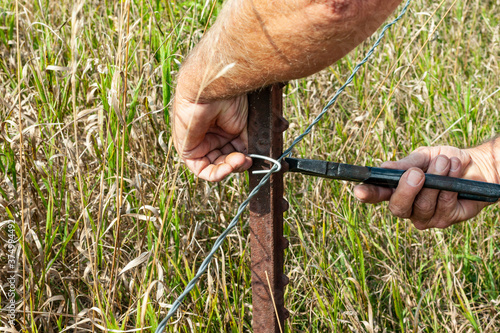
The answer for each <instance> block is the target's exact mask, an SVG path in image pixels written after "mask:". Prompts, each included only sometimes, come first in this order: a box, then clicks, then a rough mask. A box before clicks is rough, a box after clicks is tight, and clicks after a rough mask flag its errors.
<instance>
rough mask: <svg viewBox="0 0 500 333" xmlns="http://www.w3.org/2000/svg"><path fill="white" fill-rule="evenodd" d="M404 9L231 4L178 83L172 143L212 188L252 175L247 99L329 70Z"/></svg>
mask: <svg viewBox="0 0 500 333" xmlns="http://www.w3.org/2000/svg"><path fill="white" fill-rule="evenodd" d="M400 2H401V0H318V1H310V0H282V1H268V0H251V1H250V0H248V1H247V0H245V1H241V0H228V1H226V3H225V4H224V7H223V9H222V10H221V12H220V13H219V16H218V17H217V21H216V22H215V24H214V25H213V26H212V27H211V28H210V29H209V30H208V31H207V32H206V33H205V35H204V36H203V38H202V39H201V41H200V42H199V43H198V45H197V46H196V47H195V48H194V49H193V50H192V52H191V54H190V55H189V56H188V57H187V59H186V60H185V61H184V62H183V64H182V67H181V70H180V72H179V76H178V81H177V88H176V96H175V100H174V106H173V116H172V117H173V119H174V132H173V137H174V142H175V147H176V149H177V151H178V152H179V153H180V155H181V157H182V158H183V159H184V161H185V162H186V164H187V166H188V167H189V168H190V169H191V170H192V171H193V172H194V173H195V174H196V175H198V176H199V177H200V178H203V179H206V180H210V181H219V180H221V179H223V178H224V177H225V176H227V175H228V174H229V173H231V172H235V171H243V170H245V169H248V168H249V167H250V165H251V159H250V158H249V157H246V156H245V155H244V153H246V147H247V135H246V122H247V104H246V103H247V98H246V94H247V92H249V91H253V90H256V89H259V88H261V87H263V86H266V85H270V84H273V83H277V82H285V81H289V80H293V79H298V78H301V77H305V76H308V75H311V74H313V73H315V72H317V71H319V70H321V69H323V68H325V67H327V66H329V65H331V64H332V63H334V62H335V61H337V60H339V59H340V58H342V57H343V56H345V55H346V54H347V53H348V52H350V51H351V50H352V49H353V48H354V47H356V46H357V45H358V44H360V43H361V42H362V41H363V40H365V39H366V38H367V37H369V36H370V35H371V34H372V33H373V32H374V31H375V30H376V29H377V28H378V27H379V26H380V25H381V24H382V23H383V22H384V20H385V19H386V18H387V16H389V14H390V13H391V12H392V11H393V10H394V9H395V8H396V7H397V5H398V4H399V3H400Z"/></svg>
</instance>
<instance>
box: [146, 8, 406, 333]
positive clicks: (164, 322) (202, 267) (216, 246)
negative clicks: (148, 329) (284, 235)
mask: <svg viewBox="0 0 500 333" xmlns="http://www.w3.org/2000/svg"><path fill="white" fill-rule="evenodd" d="M410 2H411V0H407V1H406V3H405V5H404V7H403V9H402V10H401V12H400V13H399V15H398V17H396V18H395V19H394V20H393V21H392V22H390V23H388V24H386V25H385V26H384V28H383V29H382V31H381V32H380V35H379V37H378V38H377V40H376V41H375V44H373V46H372V47H371V48H370V50H369V51H368V53H367V54H366V56H365V57H364V58H363V60H362V61H361V62H360V63H358V64H357V65H356V67H354V69H353V71H352V73H351V75H350V76H349V78H348V79H347V81H346V82H345V83H344V84H343V85H342V86H341V87H340V88H339V89H338V90H337V92H336V93H335V95H334V96H333V98H332V99H331V100H330V101H329V102H328V104H326V106H325V107H324V108H323V110H322V111H321V113H320V114H319V115H318V116H317V117H316V118H315V119H314V120H313V122H312V123H311V124H310V125H309V126H308V127H307V128H306V130H305V131H304V132H303V133H302V134H300V135H299V136H298V137H297V138H296V139H295V140H294V141H293V142H292V144H291V145H290V147H289V148H288V149H287V150H285V152H284V153H283V154H282V155H281V157H280V158H279V159H277V161H279V162H281V160H282V159H283V158H285V157H287V156H289V155H290V154H291V152H292V149H293V148H294V147H295V146H296V145H297V144H298V143H299V142H300V141H302V139H303V138H304V137H305V136H306V135H308V134H309V133H310V132H311V130H312V128H313V127H314V126H315V125H316V124H317V123H318V122H319V121H320V120H321V118H323V116H324V115H325V114H326V112H327V111H328V110H329V109H330V107H331V106H332V105H333V104H335V102H336V101H337V99H338V97H339V95H340V94H341V93H342V92H343V91H344V90H345V88H346V87H347V86H348V85H349V84H350V83H351V82H352V80H353V79H354V76H355V75H356V73H357V72H358V71H359V69H360V68H361V66H363V65H364V64H365V63H366V62H367V61H368V59H369V58H370V57H371V56H372V55H373V52H374V51H375V49H376V48H377V46H378V45H379V44H380V42H381V41H382V38H383V37H384V36H385V32H386V31H387V29H389V28H390V27H391V26H393V25H394V24H396V23H397V22H398V21H399V20H400V19H401V18H402V17H403V15H404V14H405V13H406V11H407V10H408V6H409V5H410ZM277 169H278V167H277V166H276V165H273V167H272V168H271V169H270V170H269V172H268V173H267V174H266V175H265V176H264V177H263V178H262V179H261V181H260V182H259V184H258V185H257V186H256V187H255V188H254V189H253V190H252V191H251V192H250V194H249V195H248V198H247V199H246V200H245V201H243V203H242V204H241V205H240V206H239V207H238V211H237V212H236V215H235V216H234V218H233V219H232V220H231V223H229V225H228V226H227V228H226V230H224V232H223V233H222V234H221V235H220V236H219V237H218V238H217V240H216V241H215V243H214V245H213V247H212V250H210V252H209V253H208V255H207V257H206V258H205V260H203V262H202V263H201V265H200V268H199V269H198V272H197V273H196V275H195V276H194V277H193V278H192V279H191V281H189V283H188V284H187V286H186V288H185V289H184V291H183V292H182V294H180V295H179V297H178V298H177V299H176V300H175V302H174V303H173V304H172V307H171V308H170V310H169V311H168V313H167V316H166V317H165V319H163V320H162V321H161V323H160V324H159V325H158V327H157V328H156V331H155V333H162V332H163V331H164V329H165V327H166V325H167V322H168V320H169V319H170V318H171V317H172V316H173V315H174V313H175V312H176V311H177V309H178V308H179V306H180V305H181V303H182V301H183V300H184V298H185V297H186V296H187V295H188V294H189V292H190V291H191V290H192V289H193V288H194V286H195V285H196V282H198V280H199V278H200V277H201V276H202V275H203V274H204V273H205V271H206V270H207V268H208V264H209V263H210V261H211V260H212V257H213V255H214V254H215V252H217V250H218V249H219V247H220V246H221V245H222V243H223V242H224V240H225V239H226V237H227V235H228V234H229V233H230V232H231V230H232V229H233V228H234V227H235V226H236V224H237V223H238V220H239V218H240V216H241V214H242V213H243V211H244V210H245V208H246V207H247V206H248V204H249V203H250V200H251V199H252V198H253V197H254V196H255V195H256V194H257V192H259V190H260V189H261V187H262V186H263V185H264V184H265V183H267V181H268V180H269V178H270V177H271V174H272V173H273V172H276V171H277Z"/></svg>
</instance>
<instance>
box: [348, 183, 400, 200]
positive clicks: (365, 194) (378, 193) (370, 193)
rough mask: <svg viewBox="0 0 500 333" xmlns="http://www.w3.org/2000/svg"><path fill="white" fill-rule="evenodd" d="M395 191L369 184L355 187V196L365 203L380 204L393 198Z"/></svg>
mask: <svg viewBox="0 0 500 333" xmlns="http://www.w3.org/2000/svg"><path fill="white" fill-rule="evenodd" d="M393 192H394V189H392V188H386V187H380V186H375V185H369V184H362V185H356V186H354V195H355V196H356V198H357V199H358V200H359V201H361V202H363V203H378V202H382V201H387V200H389V199H390V198H391V195H392V193H393Z"/></svg>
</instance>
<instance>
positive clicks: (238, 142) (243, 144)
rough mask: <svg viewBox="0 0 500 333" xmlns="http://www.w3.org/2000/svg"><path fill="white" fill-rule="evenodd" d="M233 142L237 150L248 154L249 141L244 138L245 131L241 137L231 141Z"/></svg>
mask: <svg viewBox="0 0 500 333" xmlns="http://www.w3.org/2000/svg"><path fill="white" fill-rule="evenodd" d="M245 133H246V130H245ZM231 144H232V145H233V147H234V148H235V149H236V151H239V152H240V153H243V154H246V153H247V152H248V142H247V141H245V140H244V139H243V133H242V134H241V135H240V136H239V137H237V138H236V139H234V140H233V141H231Z"/></svg>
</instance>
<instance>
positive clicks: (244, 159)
mask: <svg viewBox="0 0 500 333" xmlns="http://www.w3.org/2000/svg"><path fill="white" fill-rule="evenodd" d="M186 165H187V166H188V168H189V169H190V170H191V171H193V173H194V174H195V175H197V176H198V177H200V178H202V179H205V180H208V181H211V182H218V181H221V180H222V179H224V178H225V177H227V176H228V175H229V174H230V173H232V172H242V171H244V170H247V169H248V168H250V167H251V166H252V159H251V158H250V157H248V156H246V155H244V154H241V153H231V154H229V155H221V156H219V157H218V158H217V159H216V160H215V161H214V163H210V160H209V159H208V158H207V157H202V158H197V159H187V160H186Z"/></svg>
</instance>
